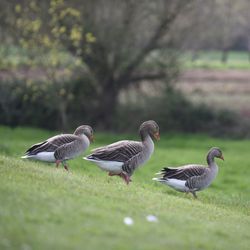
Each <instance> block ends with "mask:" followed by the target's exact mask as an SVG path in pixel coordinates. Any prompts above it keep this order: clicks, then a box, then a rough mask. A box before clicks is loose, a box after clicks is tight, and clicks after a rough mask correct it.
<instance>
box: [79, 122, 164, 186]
mask: <svg viewBox="0 0 250 250" xmlns="http://www.w3.org/2000/svg"><path fill="white" fill-rule="evenodd" d="M139 134H140V137H141V141H128V140H124V141H118V142H115V143H112V144H110V145H107V146H104V147H100V148H96V149H94V150H93V153H92V154H91V155H89V156H87V157H85V158H84V159H85V160H87V161H91V162H94V163H95V164H97V165H98V166H99V167H100V168H101V169H102V170H104V171H107V172H109V176H113V175H118V176H120V177H121V178H123V179H124V180H125V182H126V183H127V184H129V182H130V181H131V179H130V177H131V175H132V174H133V172H134V170H135V169H136V168H137V167H138V166H139V165H142V164H143V163H145V162H146V161H147V160H148V159H149V158H150V156H151V155H152V153H153V151H154V142H153V140H152V139H156V140H159V139H160V134H159V126H158V125H157V123H156V122H155V121H152V120H150V121H146V122H143V123H142V124H141V126H140V128H139Z"/></svg>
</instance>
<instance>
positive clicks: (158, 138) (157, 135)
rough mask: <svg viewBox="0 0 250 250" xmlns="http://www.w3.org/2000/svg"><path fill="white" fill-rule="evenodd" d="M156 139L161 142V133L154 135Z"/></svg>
mask: <svg viewBox="0 0 250 250" xmlns="http://www.w3.org/2000/svg"><path fill="white" fill-rule="evenodd" d="M154 138H155V139H156V140H157V141H159V140H160V133H159V132H156V133H154Z"/></svg>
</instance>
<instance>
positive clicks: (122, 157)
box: [89, 141, 142, 162]
mask: <svg viewBox="0 0 250 250" xmlns="http://www.w3.org/2000/svg"><path fill="white" fill-rule="evenodd" d="M141 151H142V145H141V143H140V142H136V141H119V142H116V143H113V144H110V145H108V146H104V147H100V148H97V149H95V150H94V152H93V153H92V154H91V155H90V156H89V157H90V158H93V159H98V160H104V161H119V162H126V161H128V160H129V159H131V158H132V157H134V156H135V155H137V154H138V153H140V152H141Z"/></svg>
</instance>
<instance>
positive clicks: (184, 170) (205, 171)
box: [153, 147, 224, 198]
mask: <svg viewBox="0 0 250 250" xmlns="http://www.w3.org/2000/svg"><path fill="white" fill-rule="evenodd" d="M215 157H216V158H220V159H222V160H224V158H223V155H222V152H221V150H220V149H219V148H216V147H214V148H211V149H210V150H209V152H208V154H207V164H208V166H203V165H195V164H191V165H185V166H181V167H178V168H169V167H167V168H163V169H162V170H161V172H160V173H158V174H160V175H162V176H161V177H158V178H153V180H155V181H158V182H161V183H163V184H166V185H168V186H170V187H172V188H173V189H175V190H177V191H180V192H187V193H189V192H190V193H192V194H193V196H194V197H195V198H197V196H196V193H195V192H196V191H200V190H202V189H205V188H207V187H208V186H209V185H210V184H211V183H212V181H213V180H214V179H215V177H216V176H217V173H218V166H217V164H216V163H215V161H214V158H215Z"/></svg>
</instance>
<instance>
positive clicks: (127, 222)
mask: <svg viewBox="0 0 250 250" xmlns="http://www.w3.org/2000/svg"><path fill="white" fill-rule="evenodd" d="M123 222H124V224H126V225H128V226H132V225H133V224H134V221H133V219H132V218H130V217H125V218H124V219H123Z"/></svg>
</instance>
